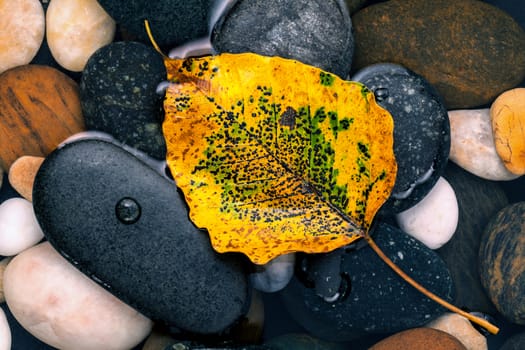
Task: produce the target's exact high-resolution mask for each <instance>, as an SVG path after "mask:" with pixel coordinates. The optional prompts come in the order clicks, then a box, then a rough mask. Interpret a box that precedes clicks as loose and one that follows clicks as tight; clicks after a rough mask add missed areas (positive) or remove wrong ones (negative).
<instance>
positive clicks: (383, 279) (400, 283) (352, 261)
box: [280, 224, 454, 341]
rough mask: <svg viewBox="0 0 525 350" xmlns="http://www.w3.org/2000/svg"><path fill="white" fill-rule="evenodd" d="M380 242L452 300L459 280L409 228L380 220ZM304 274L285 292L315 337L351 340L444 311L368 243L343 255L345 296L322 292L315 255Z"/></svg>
mask: <svg viewBox="0 0 525 350" xmlns="http://www.w3.org/2000/svg"><path fill="white" fill-rule="evenodd" d="M373 237H374V240H375V241H376V243H377V245H378V246H379V247H380V248H381V249H382V250H383V251H384V252H385V254H386V255H387V256H389V257H390V258H391V259H392V260H393V261H394V263H396V264H397V265H398V266H399V267H400V268H401V269H402V270H404V271H405V272H406V273H407V274H408V275H410V276H411V277H412V278H414V279H415V280H417V281H419V282H420V283H421V284H422V285H424V286H425V287H426V288H427V289H429V290H430V291H432V292H434V293H435V294H436V295H439V296H440V297H442V298H444V299H445V300H451V299H452V298H453V296H454V291H453V289H454V288H453V284H452V279H451V277H450V274H449V272H448V269H447V268H446V266H445V264H444V262H443V261H442V260H441V259H440V258H439V256H438V255H437V254H436V253H434V252H433V251H432V250H430V249H429V248H427V247H425V246H424V245H423V244H422V243H420V242H418V241H417V240H415V239H414V238H412V237H410V236H408V235H407V234H406V233H404V232H403V231H401V230H399V229H397V228H395V227H393V226H389V225H387V224H379V225H378V226H377V227H376V229H375V231H374V233H373ZM298 264H299V266H301V269H302V272H301V273H296V276H295V277H294V278H293V279H292V281H291V282H290V283H289V284H288V286H287V287H286V288H285V289H284V290H283V291H281V292H280V295H281V296H282V298H283V301H284V303H285V306H286V308H287V310H288V312H289V313H290V315H291V316H292V317H293V319H295V321H296V322H297V323H299V324H300V325H301V326H302V327H303V328H305V329H306V330H307V331H308V332H310V333H311V334H312V335H313V336H315V337H320V338H322V339H326V340H330V341H347V340H352V339H354V338H357V337H362V336H364V335H369V334H376V333H390V332H396V331H400V330H403V329H407V328H412V327H418V326H421V325H424V324H426V323H428V322H429V321H430V320H432V319H434V318H436V317H438V316H439V315H441V314H442V313H443V312H444V309H443V308H442V307H441V306H440V305H438V304H437V303H435V302H434V301H432V300H430V299H429V298H427V297H426V296H424V295H423V294H421V293H420V292H418V291H417V290H416V289H414V288H413V287H412V286H410V285H409V284H408V283H407V282H405V281H404V280H402V279H401V277H399V276H398V275H397V274H396V273H395V272H394V271H393V270H392V269H390V267H388V266H387V265H386V264H385V263H384V262H383V261H382V260H381V259H380V258H379V257H378V256H377V255H376V253H375V252H374V251H373V250H372V249H371V248H369V247H368V246H365V247H363V248H361V249H357V250H349V251H347V252H346V253H343V255H342V261H341V265H340V266H341V271H340V273H341V274H342V276H343V278H342V282H343V284H341V287H340V298H339V299H338V300H336V301H334V302H327V301H325V300H324V299H323V298H321V297H320V296H319V295H318V294H317V292H316V286H315V285H314V280H313V279H312V275H313V273H314V272H315V271H312V269H311V267H312V264H311V263H310V261H309V257H305V258H304V260H303V261H299V262H298Z"/></svg>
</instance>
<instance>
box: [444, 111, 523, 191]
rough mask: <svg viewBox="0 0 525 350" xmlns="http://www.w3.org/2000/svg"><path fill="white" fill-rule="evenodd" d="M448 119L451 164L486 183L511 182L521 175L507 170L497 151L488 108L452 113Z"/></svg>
mask: <svg viewBox="0 0 525 350" xmlns="http://www.w3.org/2000/svg"><path fill="white" fill-rule="evenodd" d="M448 119H449V120H450V139H451V142H450V160H451V161H453V162H454V163H456V164H457V165H459V166H461V167H462V168H463V169H465V170H467V171H469V172H471V173H472V174H474V175H476V176H479V177H481V178H484V179H487V180H494V181H508V180H514V179H516V178H517V177H518V176H519V175H516V174H513V173H511V172H510V171H508V170H507V168H506V167H505V164H504V163H503V161H502V160H501V158H500V157H499V155H498V153H497V152H496V145H495V143H494V134H493V132H492V125H491V120H490V112H489V109H488V108H485V109H460V110H453V111H449V112H448Z"/></svg>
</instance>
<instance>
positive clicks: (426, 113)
mask: <svg viewBox="0 0 525 350" xmlns="http://www.w3.org/2000/svg"><path fill="white" fill-rule="evenodd" d="M352 80H355V81H359V82H361V83H363V84H364V85H366V86H367V87H368V88H369V89H370V90H371V91H373V92H374V95H375V96H376V100H377V103H378V104H379V105H380V106H381V107H383V108H385V109H386V110H388V111H389V112H390V114H391V115H392V117H393V118H394V154H395V156H396V161H397V167H398V170H397V177H396V183H395V185H394V189H393V190H392V195H391V197H390V199H388V201H387V202H386V203H385V205H383V207H382V208H381V212H382V213H399V212H401V211H404V210H406V209H408V208H410V207H412V206H414V205H415V204H416V203H417V202H419V201H420V200H421V199H423V197H424V196H425V195H426V194H427V193H428V192H429V191H430V190H431V189H432V187H434V184H435V183H436V182H437V181H438V179H439V177H440V175H441V173H442V172H443V169H444V167H445V166H446V164H447V160H448V155H449V150H450V126H449V121H448V115H447V110H446V109H445V107H444V106H443V104H442V103H441V99H440V98H439V96H438V95H437V94H436V92H435V91H434V89H433V88H432V86H430V85H429V84H428V82H427V81H426V80H425V79H424V78H423V77H421V76H420V75H418V74H415V73H414V72H412V71H410V70H409V69H406V68H404V67H402V66H400V65H396V64H391V63H382V64H375V65H372V66H369V67H366V68H364V69H362V70H360V71H358V72H356V73H355V75H354V76H352Z"/></svg>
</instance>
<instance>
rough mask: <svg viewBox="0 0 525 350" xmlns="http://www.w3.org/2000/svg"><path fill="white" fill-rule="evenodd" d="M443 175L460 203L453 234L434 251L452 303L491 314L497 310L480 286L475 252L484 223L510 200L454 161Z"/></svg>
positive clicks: (490, 184) (496, 185)
mask: <svg viewBox="0 0 525 350" xmlns="http://www.w3.org/2000/svg"><path fill="white" fill-rule="evenodd" d="M443 176H444V178H445V179H446V180H447V181H448V182H449V183H450V185H451V186H452V188H453V189H454V192H455V193H456V198H457V200H458V205H459V218H460V219H459V222H458V227H457V229H456V233H454V236H453V237H452V239H451V240H450V241H448V242H447V243H446V244H445V245H444V246H443V247H441V248H440V249H439V250H437V253H438V254H439V255H440V256H441V257H442V258H443V260H444V261H445V263H446V264H447V266H448V269H449V271H450V274H451V276H452V279H453V280H454V285H455V287H456V298H455V299H454V305H456V306H458V307H460V308H465V309H467V310H470V311H479V312H484V313H487V314H494V313H495V312H496V309H495V307H494V305H493V304H492V302H491V301H490V299H489V298H488V296H487V294H486V292H485V289H484V288H483V286H482V285H481V281H480V277H479V273H478V267H479V265H478V261H479V260H478V253H479V247H480V244H481V235H482V234H483V230H484V229H485V226H486V225H487V223H488V221H489V219H490V218H491V217H492V216H494V215H495V214H496V213H497V212H498V211H499V210H500V209H502V208H504V207H505V206H506V205H507V204H508V203H509V202H508V199H507V196H506V195H505V192H504V191H503V189H502V187H501V185H500V184H499V183H497V182H493V181H488V180H484V179H482V178H480V177H478V176H475V175H472V174H471V173H469V172H467V171H465V170H463V169H461V168H460V167H458V166H457V165H455V164H454V163H449V165H448V166H447V168H446V170H445V173H444V174H443Z"/></svg>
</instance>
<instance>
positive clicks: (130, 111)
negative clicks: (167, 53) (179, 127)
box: [80, 42, 166, 159]
mask: <svg viewBox="0 0 525 350" xmlns="http://www.w3.org/2000/svg"><path fill="white" fill-rule="evenodd" d="M164 80H166V68H165V66H164V62H163V60H162V57H161V55H159V53H158V52H156V51H155V50H154V49H153V48H151V47H148V46H146V45H143V44H140V43H137V42H116V43H112V44H109V45H107V46H104V47H102V48H101V49H99V50H97V51H96V52H95V53H94V54H93V55H92V56H91V57H90V59H89V60H88V62H87V64H86V67H85V68H84V71H83V73H82V79H81V81H80V100H81V105H82V112H83V114H84V120H85V123H86V128H88V129H89V130H100V131H104V132H106V133H109V134H111V135H113V136H114V137H115V138H116V139H118V140H119V141H121V142H122V143H125V144H127V145H129V146H132V147H135V148H137V149H140V150H141V151H144V152H146V153H148V154H149V155H150V156H152V157H155V158H158V159H163V158H164V157H165V155H166V143H165V140H164V137H163V134H162V130H161V122H162V118H163V112H162V96H161V95H159V94H157V93H156V89H157V85H158V84H159V83H161V82H162V81H164Z"/></svg>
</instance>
